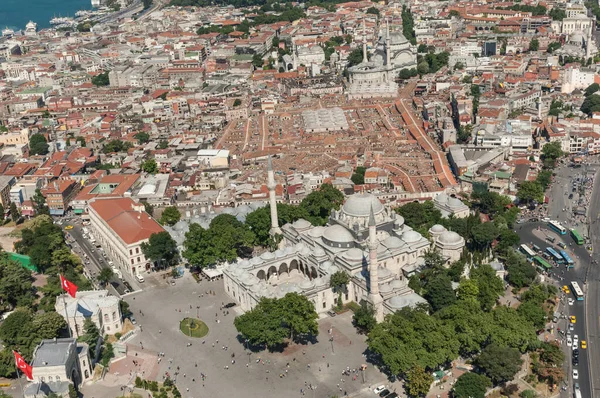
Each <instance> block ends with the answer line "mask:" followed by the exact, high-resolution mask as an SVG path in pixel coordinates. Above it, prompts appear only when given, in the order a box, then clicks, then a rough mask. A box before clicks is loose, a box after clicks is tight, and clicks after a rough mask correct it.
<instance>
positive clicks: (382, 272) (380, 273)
mask: <svg viewBox="0 0 600 398" xmlns="http://www.w3.org/2000/svg"><path fill="white" fill-rule="evenodd" d="M390 275H392V271H390V270H389V269H387V268H384V267H377V277H378V278H387V277H389V276H390Z"/></svg>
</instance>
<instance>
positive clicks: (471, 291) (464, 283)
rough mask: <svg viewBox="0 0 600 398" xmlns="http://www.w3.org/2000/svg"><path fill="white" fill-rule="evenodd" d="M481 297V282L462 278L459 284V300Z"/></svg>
mask: <svg viewBox="0 0 600 398" xmlns="http://www.w3.org/2000/svg"><path fill="white" fill-rule="evenodd" d="M478 297H479V284H478V283H477V281H476V280H473V279H467V278H462V279H461V281H460V284H459V286H458V298H459V300H477V298H478Z"/></svg>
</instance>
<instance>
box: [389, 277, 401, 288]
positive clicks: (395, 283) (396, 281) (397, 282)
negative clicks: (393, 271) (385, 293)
mask: <svg viewBox="0 0 600 398" xmlns="http://www.w3.org/2000/svg"><path fill="white" fill-rule="evenodd" d="M404 285H405V284H404V283H403V282H402V281H401V280H400V279H394V280H393V281H391V282H390V286H391V287H392V289H394V290H397V289H402V288H403V287H404Z"/></svg>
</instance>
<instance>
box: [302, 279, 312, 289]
mask: <svg viewBox="0 0 600 398" xmlns="http://www.w3.org/2000/svg"><path fill="white" fill-rule="evenodd" d="M313 287H315V285H314V283H313V282H311V281H309V280H308V279H305V280H303V281H302V282H300V289H302V290H310V289H312V288H313Z"/></svg>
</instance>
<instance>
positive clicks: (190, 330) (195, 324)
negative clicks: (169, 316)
mask: <svg viewBox="0 0 600 398" xmlns="http://www.w3.org/2000/svg"><path fill="white" fill-rule="evenodd" d="M179 330H181V332H182V333H183V334H185V335H186V336H188V337H196V338H200V337H204V336H206V335H207V334H208V326H206V324H205V323H204V322H202V321H201V320H200V319H195V318H184V319H182V320H181V322H179Z"/></svg>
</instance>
